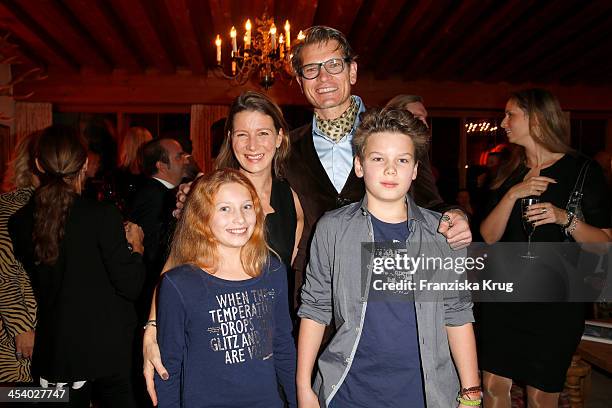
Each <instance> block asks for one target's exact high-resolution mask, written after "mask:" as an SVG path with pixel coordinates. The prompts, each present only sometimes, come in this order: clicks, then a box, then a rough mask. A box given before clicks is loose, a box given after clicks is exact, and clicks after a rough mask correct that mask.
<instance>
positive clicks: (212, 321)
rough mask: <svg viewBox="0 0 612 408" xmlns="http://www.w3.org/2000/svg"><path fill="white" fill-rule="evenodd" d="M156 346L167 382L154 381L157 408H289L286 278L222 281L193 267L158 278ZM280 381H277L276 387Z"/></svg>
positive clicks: (291, 375)
mask: <svg viewBox="0 0 612 408" xmlns="http://www.w3.org/2000/svg"><path fill="white" fill-rule="evenodd" d="M158 298H159V306H158V316H157V330H158V335H157V340H158V343H159V346H160V351H161V356H162V362H163V364H164V366H165V367H166V369H167V370H168V373H169V374H170V378H169V379H168V380H167V381H163V380H162V379H161V378H159V377H158V376H157V375H156V378H155V387H156V390H157V394H158V398H159V407H160V408H163V407H178V406H184V407H215V408H220V407H261V408H264V407H265V408H269V407H284V403H283V400H282V397H281V395H280V394H279V389H278V383H279V382H280V384H281V386H282V389H283V390H284V392H285V393H286V396H287V399H288V401H289V406H291V407H295V406H296V402H295V401H296V400H295V398H296V397H295V364H296V354H295V344H294V341H293V337H292V336H291V330H292V324H291V320H290V318H289V305H288V300H287V299H288V297H287V272H286V271H285V267H284V266H282V264H281V263H280V262H279V261H277V260H276V259H275V258H270V261H269V263H268V265H266V267H264V270H263V271H262V273H261V275H260V276H259V277H257V278H252V279H247V280H244V281H228V280H224V279H219V278H217V277H215V276H214V275H210V274H208V273H206V272H204V271H202V270H201V269H200V268H198V267H196V266H193V265H181V266H179V267H177V268H174V269H172V270H170V271H168V272H167V273H165V274H164V276H163V279H162V281H161V283H160V288H159V296H158ZM277 376H278V381H277Z"/></svg>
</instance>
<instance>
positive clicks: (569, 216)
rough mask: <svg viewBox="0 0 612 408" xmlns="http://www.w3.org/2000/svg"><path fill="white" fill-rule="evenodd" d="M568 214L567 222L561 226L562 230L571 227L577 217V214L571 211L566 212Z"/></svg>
mask: <svg viewBox="0 0 612 408" xmlns="http://www.w3.org/2000/svg"><path fill="white" fill-rule="evenodd" d="M566 213H567V222H566V223H565V224H563V225H562V226H561V228H563V229H567V228H568V227H569V226H570V225H571V223H572V221H574V217H575V214H574V213H573V212H571V211H566Z"/></svg>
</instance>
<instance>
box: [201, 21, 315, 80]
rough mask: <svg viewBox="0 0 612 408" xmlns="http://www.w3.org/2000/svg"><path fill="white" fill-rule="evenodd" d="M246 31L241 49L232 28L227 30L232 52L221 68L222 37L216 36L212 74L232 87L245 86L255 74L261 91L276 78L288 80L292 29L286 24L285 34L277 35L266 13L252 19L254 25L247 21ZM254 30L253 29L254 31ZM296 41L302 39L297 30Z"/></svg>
mask: <svg viewBox="0 0 612 408" xmlns="http://www.w3.org/2000/svg"><path fill="white" fill-rule="evenodd" d="M244 28H245V32H244V37H243V43H242V46H240V47H239V46H238V40H237V38H236V37H237V35H238V32H237V31H236V28H235V27H232V29H231V30H230V39H231V44H232V51H231V54H230V58H229V61H228V62H230V63H229V64H227V65H224V64H223V62H224V60H223V58H222V53H221V44H222V40H221V36H220V35H217V38H216V39H215V45H216V47H217V66H216V68H215V69H214V71H213V72H214V73H215V75H217V76H218V77H221V78H225V79H229V80H231V81H232V83H233V84H234V85H244V84H245V83H246V82H247V81H248V80H249V79H250V78H252V77H254V76H255V75H257V76H258V78H259V84H260V85H261V86H262V87H263V88H264V89H269V88H270V87H271V86H272V85H273V84H274V81H275V80H276V78H281V79H283V78H284V79H290V78H291V77H292V70H291V26H290V25H289V20H287V21H286V22H285V26H284V29H285V30H284V33H280V35H278V33H277V29H276V25H274V19H273V18H271V17H268V16H267V15H266V13H264V14H263V17H262V18H261V19H259V18H255V26H254V27H253V26H252V24H251V20H250V19H248V20H247V21H246V23H245V25H244ZM253 28H254V30H253ZM297 38H298V40H301V39H303V38H304V35H303V34H302V32H301V31H300V32H299V34H298V37H297Z"/></svg>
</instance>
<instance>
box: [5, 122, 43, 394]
mask: <svg viewBox="0 0 612 408" xmlns="http://www.w3.org/2000/svg"><path fill="white" fill-rule="evenodd" d="M37 136H38V135H37V133H33V134H31V135H28V136H26V137H25V138H23V139H21V141H19V143H18V144H17V146H16V147H15V152H14V155H13V159H12V160H11V161H10V162H9V164H8V166H7V169H6V174H5V177H4V182H3V185H2V190H3V191H5V193H3V194H1V195H0V253H2V254H3V256H2V258H0V384H1V383H13V382H30V381H32V376H31V373H30V357H31V356H32V350H33V347H34V327H35V325H36V300H35V298H34V293H33V291H32V286H31V285H30V279H29V278H28V275H27V274H26V272H25V269H24V268H23V265H21V263H20V262H19V261H17V260H16V259H15V255H14V253H13V245H12V243H11V239H10V237H9V234H8V229H7V223H8V219H9V217H10V216H11V215H13V213H15V212H16V211H17V210H18V209H20V208H21V207H23V206H24V205H25V204H26V203H27V202H28V200H29V199H30V197H31V196H32V193H33V192H34V187H35V186H36V185H38V178H37V177H36V175H34V174H33V172H32V169H33V159H32V154H31V152H32V151H33V149H34V145H35V141H36V138H37Z"/></svg>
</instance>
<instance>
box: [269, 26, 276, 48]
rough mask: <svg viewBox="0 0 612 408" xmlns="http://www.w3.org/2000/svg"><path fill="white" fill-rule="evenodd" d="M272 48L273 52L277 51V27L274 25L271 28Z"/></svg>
mask: <svg viewBox="0 0 612 408" xmlns="http://www.w3.org/2000/svg"><path fill="white" fill-rule="evenodd" d="M270 46H271V47H272V51H274V50H275V49H276V26H275V25H274V23H272V27H270Z"/></svg>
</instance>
